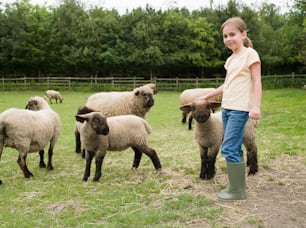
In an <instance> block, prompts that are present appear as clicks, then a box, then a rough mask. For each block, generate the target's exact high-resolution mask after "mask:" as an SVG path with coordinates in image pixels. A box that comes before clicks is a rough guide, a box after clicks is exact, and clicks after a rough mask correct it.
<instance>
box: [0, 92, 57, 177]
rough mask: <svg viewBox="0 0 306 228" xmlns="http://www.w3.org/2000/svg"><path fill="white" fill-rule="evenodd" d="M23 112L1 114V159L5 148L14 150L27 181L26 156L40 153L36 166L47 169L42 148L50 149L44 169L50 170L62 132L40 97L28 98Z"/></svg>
mask: <svg viewBox="0 0 306 228" xmlns="http://www.w3.org/2000/svg"><path fill="white" fill-rule="evenodd" d="M26 108H27V109H18V108H10V109H7V110H5V111H4V112H2V113H1V114H0V158H1V155H2V152H3V147H4V146H7V147H11V148H15V149H17V150H18V151H19V157H18V160H17V163H18V164H19V166H20V168H21V170H22V171H23V173H24V177H25V178H30V177H32V176H33V174H32V173H31V172H30V171H29V170H28V167H27V164H26V158H27V154H28V153H30V152H37V151H39V155H40V163H39V166H40V167H46V164H45V163H44V147H45V146H46V145H47V144H48V143H50V146H49V150H48V164H47V169H48V170H52V169H53V165H52V155H53V148H54V145H55V143H56V142H57V139H58V137H59V134H60V131H61V121H60V118H59V116H58V114H57V113H56V112H54V111H53V110H52V109H51V108H50V106H49V105H48V103H47V101H45V100H44V99H43V97H38V96H36V97H31V98H30V99H29V100H28V103H27V106H26ZM29 109H30V110H29Z"/></svg>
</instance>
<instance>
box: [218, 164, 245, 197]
mask: <svg viewBox="0 0 306 228" xmlns="http://www.w3.org/2000/svg"><path fill="white" fill-rule="evenodd" d="M226 165H227V172H228V179H229V187H227V188H225V189H223V190H221V191H220V192H219V194H218V197H219V198H220V199H223V200H244V199H246V192H245V188H246V186H245V164H244V162H242V163H226Z"/></svg>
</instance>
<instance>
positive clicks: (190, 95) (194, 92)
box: [180, 88, 222, 130]
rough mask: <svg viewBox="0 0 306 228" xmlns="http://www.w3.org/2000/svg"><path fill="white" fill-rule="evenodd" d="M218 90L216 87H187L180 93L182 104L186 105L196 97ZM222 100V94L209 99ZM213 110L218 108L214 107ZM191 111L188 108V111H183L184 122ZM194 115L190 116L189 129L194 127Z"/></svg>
mask: <svg viewBox="0 0 306 228" xmlns="http://www.w3.org/2000/svg"><path fill="white" fill-rule="evenodd" d="M214 90H216V89H215V88H195V89H186V90H184V91H183V92H182V93H181V94H180V105H181V106H184V105H187V104H190V103H191V102H193V101H194V99H196V98H198V97H200V96H203V95H205V94H207V93H210V92H212V91H214ZM221 100H222V96H221V95H220V96H215V97H212V98H210V99H209V101H216V102H221ZM213 111H214V112H215V111H216V109H213ZM189 113H190V111H188V110H186V111H182V123H186V120H187V117H188V114H189ZM192 119H193V117H192V115H190V116H189V118H188V129H189V130H191V129H192Z"/></svg>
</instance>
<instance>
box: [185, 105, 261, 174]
mask: <svg viewBox="0 0 306 228" xmlns="http://www.w3.org/2000/svg"><path fill="white" fill-rule="evenodd" d="M219 106H220V103H219V102H208V101H207V100H199V101H194V102H192V103H191V104H189V105H185V106H181V107H180V109H181V110H182V111H189V112H191V115H192V116H193V118H194V119H195V120H196V124H195V131H194V138H195V141H196V142H197V143H198V144H199V147H200V154H201V171H200V178H201V179H211V178H212V177H214V175H215V163H216V157H217V155H218V152H219V149H220V146H221V143H222V140H223V134H224V133H223V125H222V115H221V112H217V113H211V112H212V111H211V110H212V109H213V108H217V107H219ZM257 125H258V122H257V121H256V120H252V119H249V120H248V122H247V124H246V129H245V134H244V138H243V144H244V146H245V148H246V149H247V165H248V166H249V173H248V174H249V175H250V174H255V173H256V172H257V171H258V164H257V145H256V142H255V137H256V128H257Z"/></svg>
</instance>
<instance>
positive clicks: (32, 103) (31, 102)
mask: <svg viewBox="0 0 306 228" xmlns="http://www.w3.org/2000/svg"><path fill="white" fill-rule="evenodd" d="M25 109H29V110H32V111H37V110H39V109H38V102H37V101H36V100H29V101H28V103H27V105H26V107H25Z"/></svg>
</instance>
